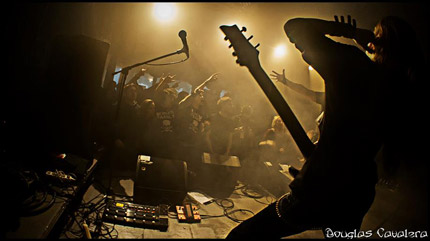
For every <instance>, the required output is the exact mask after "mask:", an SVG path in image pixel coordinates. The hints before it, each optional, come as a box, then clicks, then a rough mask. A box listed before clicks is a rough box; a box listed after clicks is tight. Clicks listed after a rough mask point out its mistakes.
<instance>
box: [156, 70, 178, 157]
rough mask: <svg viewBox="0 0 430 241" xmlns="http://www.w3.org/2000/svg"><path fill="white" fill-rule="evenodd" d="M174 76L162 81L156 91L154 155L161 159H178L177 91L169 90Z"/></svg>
mask: <svg viewBox="0 0 430 241" xmlns="http://www.w3.org/2000/svg"><path fill="white" fill-rule="evenodd" d="M173 78H174V76H171V75H168V76H166V77H164V78H162V79H161V80H160V82H161V83H160V84H159V85H158V86H157V87H156V89H155V95H154V102H155V118H156V120H155V123H156V124H155V131H154V153H155V154H156V155H157V156H159V157H165V158H173V159H175V158H176V153H177V150H178V147H177V145H176V122H177V108H178V102H177V100H176V99H177V96H178V93H177V91H176V89H174V88H169V87H168V85H167V83H169V82H172V80H173Z"/></svg>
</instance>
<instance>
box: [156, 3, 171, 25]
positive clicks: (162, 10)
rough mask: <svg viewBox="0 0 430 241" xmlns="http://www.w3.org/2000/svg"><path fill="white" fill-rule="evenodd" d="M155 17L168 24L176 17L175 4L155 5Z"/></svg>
mask: <svg viewBox="0 0 430 241" xmlns="http://www.w3.org/2000/svg"><path fill="white" fill-rule="evenodd" d="M154 16H155V17H156V18H157V19H158V20H159V21H161V22H168V21H171V20H173V19H174V18H175V16H176V6H175V4H174V3H154Z"/></svg>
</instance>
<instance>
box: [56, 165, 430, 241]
mask: <svg viewBox="0 0 430 241" xmlns="http://www.w3.org/2000/svg"><path fill="white" fill-rule="evenodd" d="M134 174H135V173H133V172H128V173H127V172H124V173H121V172H116V173H115V177H114V178H113V179H112V189H113V191H114V192H115V193H116V194H120V195H126V196H131V197H132V196H133V185H134V182H133V180H132V179H133V178H132V177H133V175H134ZM284 181H285V183H284V184H285V185H286V186H288V184H289V182H290V181H291V180H290V179H289V178H288V177H285V179H284ZM95 182H96V183H98V185H95V184H93V185H91V186H90V187H89V188H88V190H87V192H86V193H85V195H84V197H83V202H88V201H89V200H91V199H92V198H94V197H96V196H97V195H99V194H100V191H101V190H100V188H98V186H100V185H99V184H102V186H107V185H108V173H106V172H99V174H98V175H96V180H95ZM245 185H247V183H245V182H242V181H238V182H237V185H236V187H235V188H234V189H233V190H232V191H231V192H230V193H229V194H228V195H227V196H223V197H222V198H228V199H230V200H231V201H233V203H234V208H233V209H247V210H249V211H251V212H253V213H254V214H255V213H257V212H258V211H260V210H262V209H263V208H264V207H266V206H267V205H268V204H270V203H271V202H274V201H275V200H276V197H275V195H273V194H271V193H270V192H269V191H268V190H267V189H265V188H264V187H261V186H260V188H261V189H258V192H257V193H258V194H259V195H260V197H259V198H255V197H250V196H246V195H244V193H243V192H242V189H241V187H243V186H245ZM414 189H415V190H411V189H410V188H409V187H408V186H406V185H405V186H402V185H399V183H396V182H394V183H385V182H384V181H383V180H382V179H381V180H380V182H379V183H378V184H377V186H376V197H375V201H374V203H373V205H372V207H371V208H370V210H369V212H368V213H367V215H366V216H365V218H364V220H363V224H362V226H361V230H363V231H371V232H372V237H373V238H379V236H378V233H377V231H378V230H380V229H381V228H383V229H384V230H385V231H387V230H392V231H395V232H397V231H400V230H405V229H406V228H408V230H410V231H418V230H420V229H423V230H426V228H422V227H424V226H425V225H426V223H427V222H428V221H427V220H428V217H425V215H426V214H423V213H427V211H428V203H427V202H426V201H425V200H427V199H426V198H427V194H425V197H422V196H421V197H418V196H416V195H417V194H418V195H421V194H423V189H422V188H421V187H417V186H415V187H414ZM255 190H257V189H255ZM414 195H415V196H414ZM211 197H214V198H219V197H216V196H211ZM118 199H120V200H123V199H121V198H118ZM423 200H424V201H423ZM194 204H195V205H197V206H198V211H199V214H200V215H213V216H217V215H221V214H223V209H222V207H220V206H219V205H217V204H216V203H215V202H212V203H210V204H207V205H203V204H199V203H198V202H194ZM251 216H252V214H251V213H250V212H245V213H243V212H237V213H236V214H235V218H237V219H241V220H245V219H247V218H249V217H251ZM423 217H424V218H423ZM105 224H106V226H108V227H110V228H113V227H114V228H115V231H114V232H113V233H112V235H113V237H117V238H127V239H140V238H153V239H180V238H186V239H191V238H193V239H194V238H197V239H214V238H221V239H222V238H225V237H226V236H227V234H228V233H229V231H230V230H231V229H232V228H234V227H235V226H236V225H238V224H239V223H237V222H235V221H233V220H231V219H229V218H228V217H226V216H222V217H213V218H207V219H202V221H201V222H200V223H193V224H189V223H180V222H179V221H178V220H177V219H175V215H174V214H173V215H169V227H168V230H167V231H166V232H162V231H159V230H155V229H143V228H134V227H129V226H123V225H118V224H116V225H115V226H113V224H108V223H105ZM423 224H424V226H423ZM71 229H75V230H76V224H74V226H72V227H71ZM68 236H69V237H70V236H71V235H68ZM60 238H65V236H64V233H63V234H62V236H60ZM308 238H310V239H322V238H324V234H323V231H322V230H310V231H305V232H303V233H299V234H296V235H293V236H290V237H286V239H308Z"/></svg>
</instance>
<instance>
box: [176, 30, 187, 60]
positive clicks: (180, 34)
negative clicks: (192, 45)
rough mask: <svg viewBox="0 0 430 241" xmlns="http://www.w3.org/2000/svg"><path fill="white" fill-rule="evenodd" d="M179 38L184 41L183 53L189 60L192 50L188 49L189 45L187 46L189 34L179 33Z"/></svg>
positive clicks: (182, 31) (183, 31)
mask: <svg viewBox="0 0 430 241" xmlns="http://www.w3.org/2000/svg"><path fill="white" fill-rule="evenodd" d="M178 35H179V37H180V38H181V40H182V44H183V46H184V47H182V50H181V52H183V53H185V54H186V55H187V58H189V57H190V50H189V49H188V44H187V32H185V30H181V31H179V34H178Z"/></svg>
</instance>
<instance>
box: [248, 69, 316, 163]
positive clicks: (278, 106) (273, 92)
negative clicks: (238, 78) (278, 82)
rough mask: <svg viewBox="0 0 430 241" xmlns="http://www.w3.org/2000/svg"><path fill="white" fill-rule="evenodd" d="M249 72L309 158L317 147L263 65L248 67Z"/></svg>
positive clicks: (304, 154)
mask: <svg viewBox="0 0 430 241" xmlns="http://www.w3.org/2000/svg"><path fill="white" fill-rule="evenodd" d="M248 70H249V72H251V74H252V76H253V77H254V79H255V80H256V81H257V82H258V84H259V85H260V87H261V88H262V89H263V91H264V93H265V94H266V96H267V98H268V99H269V100H270V102H271V103H272V105H273V107H274V108H275V110H276V111H277V112H278V114H279V116H280V117H281V119H282V121H284V123H285V125H286V127H287V129H288V131H289V132H290V133H291V136H292V137H293V139H294V141H295V142H296V144H297V146H298V147H299V149H300V152H301V153H302V154H303V156H304V157H305V158H308V157H309V156H310V155H311V154H312V152H313V150H314V148H315V145H314V144H313V143H312V142H311V140H310V139H309V138H308V136H307V135H306V132H305V130H304V129H303V127H302V125H301V124H300V122H299V120H298V119H297V117H296V116H295V115H294V113H293V111H292V110H291V108H290V106H289V105H288V103H287V102H286V100H285V99H284V97H283V96H282V95H281V93H280V92H279V90H278V89H277V88H276V86H275V85H274V84H273V82H272V80H271V79H270V78H269V76H267V74H266V72H265V71H264V70H263V68H262V67H261V65H259V64H258V65H253V66H250V67H248Z"/></svg>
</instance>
